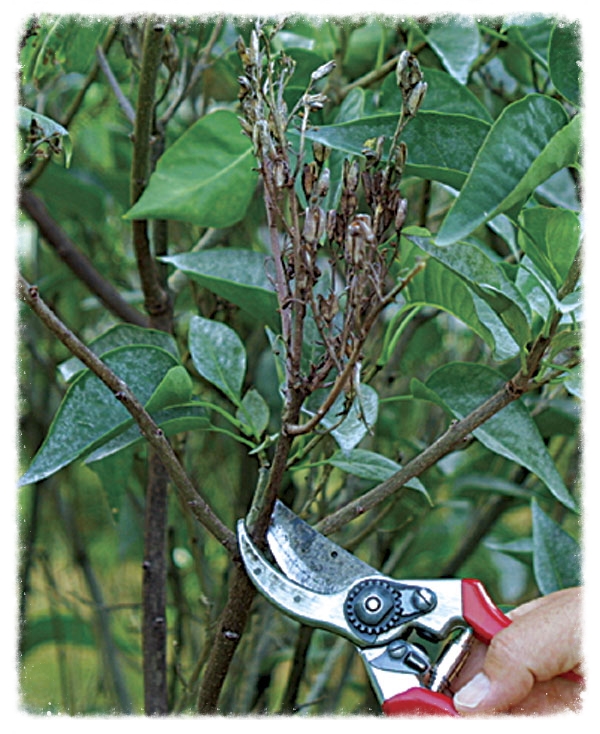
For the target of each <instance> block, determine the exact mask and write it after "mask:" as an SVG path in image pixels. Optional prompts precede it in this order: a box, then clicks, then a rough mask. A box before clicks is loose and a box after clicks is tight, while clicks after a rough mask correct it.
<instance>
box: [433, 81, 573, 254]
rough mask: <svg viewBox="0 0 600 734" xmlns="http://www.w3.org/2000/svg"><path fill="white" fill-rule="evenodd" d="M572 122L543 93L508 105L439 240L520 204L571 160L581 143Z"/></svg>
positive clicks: (451, 238) (450, 239)
mask: <svg viewBox="0 0 600 734" xmlns="http://www.w3.org/2000/svg"><path fill="white" fill-rule="evenodd" d="M574 122H575V121H574V120H573V121H572V122H571V123H569V125H567V123H568V118H567V115H566V112H565V110H564V108H563V107H562V105H561V104H560V103H559V102H557V101H556V100H554V99H551V98H550V97H545V96H543V95H541V94H530V95H528V96H526V97H524V98H523V99H520V100H518V101H517V102H513V103H512V104H510V105H509V106H508V107H506V108H505V109H504V110H503V111H502V113H501V114H500V116H499V117H498V119H497V120H496V121H495V122H494V124H493V126H492V128H491V130H490V132H489V134H488V136H487V137H486V139H485V141H484V142H483V145H482V146H481V148H480V150H479V152H478V153H477V157H476V159H475V161H474V162H473V166H472V168H471V170H470V172H469V175H468V177H467V180H466V181H465V183H464V186H463V187H462V189H461V191H460V194H459V195H458V197H457V198H456V200H455V201H454V203H453V204H452V206H451V208H450V211H449V212H448V214H447V215H446V218H445V219H444V221H443V223H442V226H441V228H440V230H439V232H438V236H437V242H438V244H440V245H449V244H451V243H453V242H456V241H457V240H459V239H462V238H464V237H466V236H467V235H468V234H470V233H471V232H472V231H473V230H474V229H476V228H477V227H478V226H479V225H481V224H483V223H484V222H487V221H489V220H490V219H492V218H493V217H495V216H496V215H497V214H500V213H501V212H504V211H508V210H509V209H511V208H512V207H513V206H517V205H518V204H522V203H523V201H525V199H526V198H527V197H528V196H529V195H530V194H531V193H532V192H533V191H534V190H535V188H536V187H537V186H539V185H540V184H541V183H542V182H543V181H545V180H546V179H547V178H549V177H550V176H551V175H552V174H553V173H556V171H558V170H560V169H561V168H564V166H566V165H569V164H572V163H573V162H574V161H575V159H576V156H577V149H578V145H579V144H578V139H579V133H578V131H577V130H575V129H571V128H570V126H571V125H574ZM567 131H569V133H568V134H567ZM561 133H562V134H561Z"/></svg>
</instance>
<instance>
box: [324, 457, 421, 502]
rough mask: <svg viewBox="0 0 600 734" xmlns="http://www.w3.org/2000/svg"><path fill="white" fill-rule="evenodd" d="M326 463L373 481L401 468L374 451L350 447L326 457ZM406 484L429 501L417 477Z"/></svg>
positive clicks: (380, 479) (388, 475) (383, 478)
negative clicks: (350, 448) (348, 449)
mask: <svg viewBox="0 0 600 734" xmlns="http://www.w3.org/2000/svg"><path fill="white" fill-rule="evenodd" d="M327 463H328V464H331V465H332V466H335V467H337V468H338V469H341V471H344V472H346V473H347V474H352V475H353V476H355V477H360V478H361V479H366V480H369V481H371V482H374V483H376V482H384V481H385V480H386V479H389V478H390V477H391V476H393V475H394V474H396V472H399V471H400V469H402V466H401V465H400V464H398V463H396V462H395V461H392V459H388V458H387V456H382V455H381V454H377V453H375V452H374V451H367V450H365V449H352V450H351V451H348V452H345V453H344V452H341V451H338V452H337V453H336V454H334V455H333V456H332V457H331V458H330V459H328V462H327ZM406 486H407V487H410V488H411V489H416V490H417V492H421V494H424V495H425V496H426V497H427V499H428V500H429V501H430V502H431V500H430V498H429V494H428V493H427V490H426V489H425V487H424V486H423V483H422V482H421V481H420V480H419V479H416V478H415V479H411V480H409V481H408V482H407V483H406Z"/></svg>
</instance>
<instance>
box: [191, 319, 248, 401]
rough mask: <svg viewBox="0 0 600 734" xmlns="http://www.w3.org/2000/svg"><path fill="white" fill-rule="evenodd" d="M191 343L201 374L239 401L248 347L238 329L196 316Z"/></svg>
mask: <svg viewBox="0 0 600 734" xmlns="http://www.w3.org/2000/svg"><path fill="white" fill-rule="evenodd" d="M188 345H189V348H190V354H191V356H192V362H193V363H194V367H195V368H196V369H197V370H198V372H199V374H200V375H201V376H202V377H203V378H204V379H205V380H207V381H208V382H210V383H211V385H214V386H215V387H217V388H219V390H221V391H222V392H223V394H224V395H226V396H227V397H228V398H229V399H230V400H231V402H232V403H234V404H235V405H239V403H240V396H241V391H242V384H243V382H244V375H245V374H246V349H245V347H244V344H243V343H242V340H241V339H240V338H239V336H238V335H237V334H236V332H235V331H234V330H233V329H232V328H231V327H230V326H227V324H223V323H220V322H219V321H211V320H210V319H205V318H202V317H201V316H193V317H192V319H191V320H190V333H189V337H188Z"/></svg>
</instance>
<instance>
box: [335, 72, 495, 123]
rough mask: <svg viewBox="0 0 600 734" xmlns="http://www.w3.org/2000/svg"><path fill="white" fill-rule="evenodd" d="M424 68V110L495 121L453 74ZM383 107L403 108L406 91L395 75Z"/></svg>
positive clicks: (387, 82)
mask: <svg viewBox="0 0 600 734" xmlns="http://www.w3.org/2000/svg"><path fill="white" fill-rule="evenodd" d="M422 71H423V77H424V79H425V81H426V82H427V94H426V95H425V98H424V100H423V102H422V103H421V107H420V108H419V109H420V111H421V112H422V111H429V112H441V113H444V114H451V115H452V114H455V115H467V117H473V118H475V119H477V120H483V121H484V122H486V123H490V124H491V123H492V122H493V119H492V116H491V115H490V113H489V112H488V110H487V109H486V108H485V107H484V106H483V105H482V104H481V102H480V101H479V100H478V99H477V97H476V96H475V95H474V94H473V92H471V90H470V89H469V88H468V87H465V86H463V85H462V84H461V83H460V82H458V81H456V79H454V78H453V77H451V76H450V74H447V73H446V72H445V71H440V69H430V68H428V67H423V69H422ZM353 91H358V90H353ZM360 91H362V90H360ZM346 99H348V97H346ZM380 109H381V110H382V112H383V111H386V112H387V111H389V112H396V114H397V113H398V112H399V111H400V110H401V109H402V93H401V91H400V88H399V87H398V84H397V83H396V75H395V74H388V76H387V77H386V78H385V80H384V82H383V84H382V85H381V101H380Z"/></svg>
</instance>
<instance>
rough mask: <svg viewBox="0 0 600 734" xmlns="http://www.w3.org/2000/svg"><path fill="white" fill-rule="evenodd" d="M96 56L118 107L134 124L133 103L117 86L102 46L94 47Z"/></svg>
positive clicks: (117, 83)
mask: <svg viewBox="0 0 600 734" xmlns="http://www.w3.org/2000/svg"><path fill="white" fill-rule="evenodd" d="M96 56H97V58H98V64H99V66H100V68H101V69H102V71H103V72H104V76H105V77H106V79H107V80H108V84H109V86H110V88H111V89H112V90H113V92H114V93H115V97H116V98H117V102H118V103H119V107H120V108H121V109H122V110H123V113H124V114H125V117H126V118H127V119H128V120H129V122H130V123H131V124H132V125H134V124H135V110H134V109H133V105H132V104H131V102H130V101H129V100H128V99H127V97H126V96H125V95H124V94H123V90H122V89H121V87H120V86H119V82H118V81H117V78H116V76H115V75H114V74H113V71H112V69H111V68H110V64H109V63H108V59H107V58H106V55H105V54H104V51H103V50H102V46H98V47H97V48H96Z"/></svg>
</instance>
